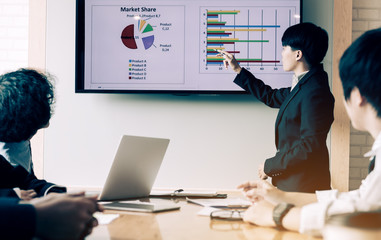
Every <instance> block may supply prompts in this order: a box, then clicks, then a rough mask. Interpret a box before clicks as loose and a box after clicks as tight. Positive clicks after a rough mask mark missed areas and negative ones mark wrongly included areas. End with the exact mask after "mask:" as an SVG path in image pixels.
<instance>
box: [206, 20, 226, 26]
mask: <svg viewBox="0 0 381 240" xmlns="http://www.w3.org/2000/svg"><path fill="white" fill-rule="evenodd" d="M206 23H207V24H208V25H209V24H218V23H219V24H223V25H225V24H226V22H219V21H206Z"/></svg>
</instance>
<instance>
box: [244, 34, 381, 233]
mask: <svg viewBox="0 0 381 240" xmlns="http://www.w3.org/2000/svg"><path fill="white" fill-rule="evenodd" d="M380 43H381V28H379V29H375V30H371V31H368V32H366V33H364V34H363V35H362V36H361V37H360V38H358V39H357V40H356V41H355V42H353V43H352V45H351V46H350V47H349V48H348V49H347V50H346V51H345V52H344V54H343V56H342V57H341V60H340V66H339V68H340V78H341V82H342V85H343V90H344V98H345V106H346V110H347V113H348V115H349V117H350V119H351V121H352V125H353V127H354V128H356V129H358V130H363V131H367V132H369V133H370V134H371V136H372V137H373V138H374V139H375V142H374V144H373V147H372V151H371V152H370V155H371V156H372V161H371V166H372V168H373V169H371V170H372V171H371V172H370V173H369V174H368V176H367V177H366V178H365V180H364V181H362V184H361V186H360V188H359V189H357V190H353V191H350V192H343V193H340V192H338V191H337V190H328V191H316V193H296V192H283V191H281V190H279V189H277V188H275V187H274V186H272V185H271V184H269V183H268V182H266V181H258V182H247V183H244V184H241V185H240V186H238V187H239V188H243V189H244V191H246V195H247V196H248V197H250V198H252V199H253V200H254V201H257V203H256V204H254V205H253V206H252V207H250V208H249V209H248V210H247V212H246V213H245V217H244V219H245V221H248V222H251V223H254V224H257V225H261V226H279V227H284V228H286V229H288V230H295V231H298V230H299V231H300V232H301V233H309V234H314V235H319V234H320V233H321V230H322V228H323V226H324V224H325V221H326V220H327V218H328V217H329V216H331V215H334V214H340V213H352V212H357V211H374V210H380V209H381V162H380V161H381V58H380V56H381V44H380Z"/></svg>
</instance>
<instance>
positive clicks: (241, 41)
mask: <svg viewBox="0 0 381 240" xmlns="http://www.w3.org/2000/svg"><path fill="white" fill-rule="evenodd" d="M209 41H210V42H216V43H217V42H221V43H223V42H224V43H226V42H233V43H234V42H269V40H229V39H227V40H217V39H216V40H210V39H207V42H208V43H209Z"/></svg>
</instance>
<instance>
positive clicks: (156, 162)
mask: <svg viewBox="0 0 381 240" xmlns="http://www.w3.org/2000/svg"><path fill="white" fill-rule="evenodd" d="M168 144H169V139H163V138H152V137H139V136H129V135H123V136H122V139H121V141H120V143H119V147H118V150H117V152H116V154H115V158H114V162H113V164H112V166H111V169H110V172H109V174H108V177H107V180H106V183H105V185H104V187H103V190H102V193H101V194H100V197H99V200H101V201H115V200H127V199H133V198H141V197H148V196H149V194H150V192H151V189H152V185H153V183H154V181H155V179H156V176H157V173H158V171H159V168H160V165H161V163H162V161H163V158H164V155H165V152H166V150H167V147H168Z"/></svg>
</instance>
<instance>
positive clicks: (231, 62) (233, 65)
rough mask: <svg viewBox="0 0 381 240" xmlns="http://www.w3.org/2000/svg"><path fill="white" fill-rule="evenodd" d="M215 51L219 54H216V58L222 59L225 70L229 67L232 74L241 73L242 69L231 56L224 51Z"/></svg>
mask: <svg viewBox="0 0 381 240" xmlns="http://www.w3.org/2000/svg"><path fill="white" fill-rule="evenodd" d="M216 51H217V52H219V54H217V56H218V57H223V58H224V60H223V62H224V66H225V68H226V69H228V67H229V66H230V67H231V68H232V69H233V71H234V72H236V73H238V74H239V73H240V72H241V70H242V68H241V66H239V64H238V62H237V60H236V59H235V57H234V55H233V54H231V53H228V52H226V51H222V50H216Z"/></svg>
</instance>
